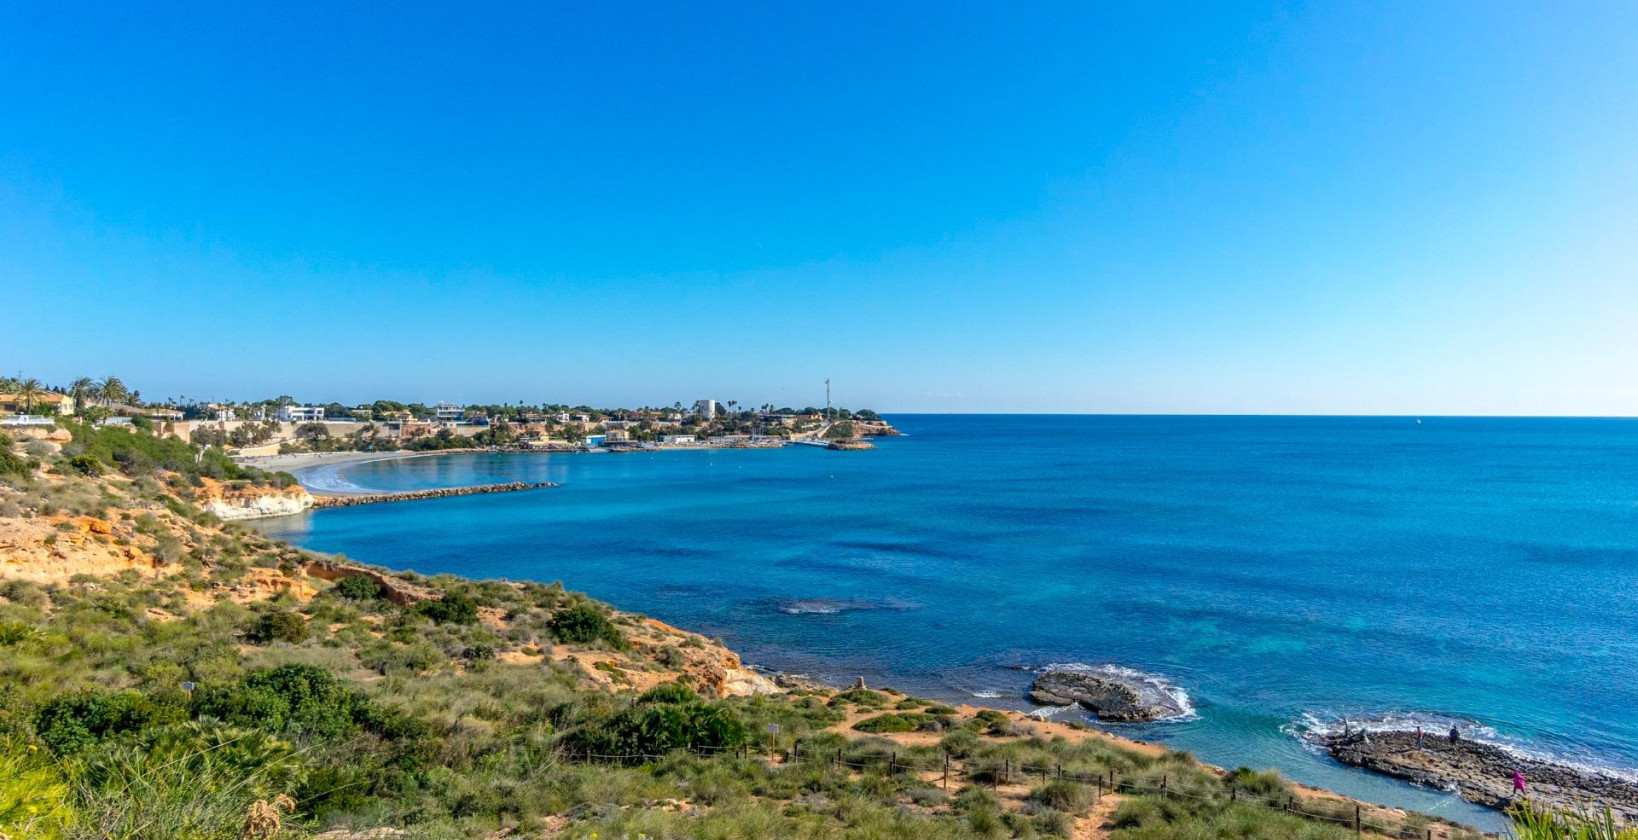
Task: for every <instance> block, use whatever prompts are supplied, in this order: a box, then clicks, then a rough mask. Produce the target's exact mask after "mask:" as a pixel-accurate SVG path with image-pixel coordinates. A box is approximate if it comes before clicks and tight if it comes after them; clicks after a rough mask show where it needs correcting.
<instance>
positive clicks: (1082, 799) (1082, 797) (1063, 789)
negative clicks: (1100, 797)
mask: <svg viewBox="0 0 1638 840" xmlns="http://www.w3.org/2000/svg"><path fill="white" fill-rule="evenodd" d="M1029 798H1030V800H1031V801H1033V802H1037V803H1040V804H1041V805H1045V806H1046V807H1048V808H1053V809H1056V810H1059V811H1069V812H1072V813H1077V814H1078V813H1080V812H1082V811H1085V810H1086V809H1087V808H1089V807H1091V805H1092V799H1093V794H1092V788H1090V787H1088V786H1087V785H1085V784H1081V783H1079V782H1066V781H1062V780H1056V779H1055V780H1053V781H1050V782H1047V783H1046V784H1044V785H1041V786H1040V787H1038V788H1036V789H1035V790H1032V791H1030V794H1029Z"/></svg>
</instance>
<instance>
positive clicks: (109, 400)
mask: <svg viewBox="0 0 1638 840" xmlns="http://www.w3.org/2000/svg"><path fill="white" fill-rule="evenodd" d="M97 390H98V391H99V392H100V393H101V396H102V401H103V402H104V403H105V404H107V405H110V406H111V405H113V404H114V403H118V402H123V401H124V400H125V398H126V397H129V396H130V395H131V392H130V391H127V390H125V383H124V382H121V381H119V377H117V376H114V375H113V374H109V375H107V376H104V377H103V378H102V382H101V383H99V384H98V385H97Z"/></svg>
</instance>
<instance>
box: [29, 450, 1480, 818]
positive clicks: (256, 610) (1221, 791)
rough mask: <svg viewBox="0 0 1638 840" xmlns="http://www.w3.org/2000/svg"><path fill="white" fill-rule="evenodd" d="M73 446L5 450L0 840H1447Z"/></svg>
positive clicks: (171, 462)
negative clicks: (455, 566) (844, 678)
mask: <svg viewBox="0 0 1638 840" xmlns="http://www.w3.org/2000/svg"><path fill="white" fill-rule="evenodd" d="M69 428H70V429H71V439H70V440H69V441H68V442H66V443H63V444H61V445H60V446H58V447H57V448H55V449H52V448H49V447H48V448H43V449H42V448H35V450H34V453H33V454H30V453H29V452H28V451H27V450H26V449H25V447H26V446H27V444H21V443H17V442H14V441H9V440H8V441H6V442H5V445H4V446H3V447H0V449H3V451H4V453H5V454H6V455H7V456H8V459H10V460H8V463H11V462H18V463H21V464H22V468H21V469H13V470H10V471H9V472H8V473H7V474H6V476H5V477H4V478H0V529H4V530H3V541H0V544H3V545H5V546H6V554H5V556H4V558H0V559H3V562H0V833H4V834H5V835H6V836H7V837H10V838H22V837H28V838H46V839H47V840H59V839H60V840H81V838H85V840H90V838H117V839H119V840H126V839H127V838H128V839H129V840H138V839H139V838H141V839H142V840H147V838H153V840H159V839H160V838H167V840H168V838H198V839H199V840H214V839H215V838H223V839H224V840H226V838H247V837H248V838H264V840H265V838H274V837H288V838H301V837H325V838H326V839H327V840H342V838H348V839H349V840H363V838H366V837H369V838H384V837H405V838H494V837H501V836H507V837H567V838H576V839H577V840H581V839H583V838H592V837H597V838H605V837H649V838H662V837H663V838H685V837H688V838H694V837H698V838H753V837H807V838H904V839H905V840H910V839H911V838H929V840H930V839H931V838H957V839H958V840H959V839H960V838H1001V837H1016V838H1037V837H1072V836H1078V835H1077V832H1083V833H1084V832H1090V831H1092V830H1094V829H1095V830H1097V831H1099V832H1102V834H1101V835H1096V836H1107V837H1111V838H1121V840H1140V839H1141V838H1172V837H1176V838H1197V837H1234V838H1268V839H1269V840H1273V839H1274V838H1289V837H1298V838H1316V839H1319V838H1336V840H1341V838H1345V837H1352V836H1355V834H1356V830H1366V833H1376V834H1384V835H1387V836H1400V837H1425V836H1430V835H1429V832H1430V831H1431V832H1432V834H1431V836H1436V837H1439V838H1451V837H1460V836H1465V834H1466V832H1465V831H1464V830H1462V829H1459V828H1457V827H1454V826H1452V825H1450V824H1448V823H1441V822H1438V821H1435V820H1431V819H1429V818H1425V817H1421V816H1418V815H1414V814H1404V813H1400V812H1394V811H1390V810H1388V809H1378V808H1370V809H1369V811H1365V812H1363V813H1364V816H1363V817H1362V811H1361V806H1359V805H1357V804H1356V803H1353V802H1352V801H1349V800H1344V799H1342V798H1340V797H1334V796H1330V795H1326V794H1322V793H1320V792H1315V791H1307V790H1302V789H1299V788H1296V787H1294V786H1292V785H1291V784H1289V783H1288V782H1286V781H1284V780H1282V779H1280V778H1279V777H1277V776H1275V775H1273V774H1266V773H1253V772H1251V771H1249V770H1242V771H1236V772H1233V773H1223V772H1220V771H1217V770H1214V769H1212V768H1209V767H1206V766H1204V765H1201V764H1200V763H1198V762H1196V761H1195V760H1193V759H1192V758H1191V757H1190V756H1188V755H1187V754H1185V753H1180V752H1175V751H1169V750H1165V749H1162V748H1158V747H1154V746H1150V745H1139V744H1133V743H1130V742H1120V741H1117V740H1114V739H1111V738H1108V737H1106V736H1103V735H1101V734H1098V733H1096V732H1093V731H1089V730H1087V729H1086V728H1085V727H1071V726H1065V725H1062V724H1052V723H1050V722H1046V721H1035V720H1027V719H1024V718H1022V717H1021V716H1020V715H1018V714H1017V713H1006V712H1000V711H995V710H984V709H972V708H970V707H962V708H956V707H952V706H946V705H941V704H938V703H935V702H932V701H929V700H925V699H921V698H916V697H911V696H907V695H905V694H903V693H900V692H896V691H893V690H891V689H870V688H864V687H862V686H860V687H856V688H854V689H850V690H847V691H840V692H838V691H835V690H832V689H829V688H826V687H823V686H817V685H811V684H807V683H803V682H800V681H786V682H785V683H784V684H783V685H782V686H775V685H774V684H773V683H771V682H770V681H768V680H767V679H765V678H763V677H758V676H755V675H754V674H751V673H750V672H747V671H745V670H744V669H743V667H742V666H741V665H740V663H739V662H738V660H737V657H734V656H733V655H732V653H731V652H728V651H726V650H724V649H722V648H721V647H720V646H719V645H717V644H716V643H714V642H711V641H710V640H707V639H704V638H702V637H699V636H697V635H694V634H691V633H686V632H683V631H680V630H676V629H675V628H669V627H666V626H665V625H663V624H659V623H658V622H654V621H651V620H648V619H645V618H643V617H640V616H634V615H630V614H625V613H621V612H619V611H618V610H615V609H613V608H611V607H608V606H606V605H602V604H598V603H596V602H594V601H592V600H590V599H588V598H586V597H584V596H582V595H578V594H575V593H572V592H569V591H566V590H565V589H564V588H563V587H562V586H561V585H557V584H551V585H548V584H537V583H514V582H502V581H471V580H463V579H459V578H455V577H450V576H438V577H425V576H421V575H416V574H413V573H389V572H384V571H380V570H373V569H367V568H364V567H360V566H357V565H355V564H351V563H349V562H348V561H346V560H345V558H336V557H323V556H319V555H315V554H312V553H310V552H306V551H302V550H299V549H296V548H294V547H292V546H290V545H288V544H284V543H281V542H277V541H274V540H270V539H268V538H266V537H263V536H261V535H259V534H257V533H256V532H254V531H251V530H248V529H245V528H243V527H241V526H236V525H228V524H223V523H220V522H218V521H216V520H215V519H214V518H213V517H211V516H210V515H208V514H206V513H204V512H203V511H202V510H201V509H200V508H199V506H198V504H197V499H198V497H199V493H200V490H201V487H200V485H199V484H198V483H197V482H203V481H205V480H208V479H210V478H211V476H209V475H207V473H209V472H212V471H214V470H216V469H217V468H218V466H219V467H220V469H221V470H222V471H223V477H224V478H225V479H226V480H235V481H246V482H249V481H253V480H258V479H259V480H263V481H267V482H269V483H270V484H271V483H276V479H274V478H271V477H267V476H260V477H257V476H254V475H251V474H245V476H244V477H239V478H235V477H234V476H235V475H236V474H234V473H230V472H228V465H225V464H222V463H221V461H220V460H219V459H217V458H216V457H215V456H213V455H212V454H211V449H210V448H209V447H197V446H192V445H189V444H181V443H180V442H178V441H174V440H167V439H165V438H162V437H160V436H159V435H157V434H156V433H155V431H153V430H147V429H140V428H137V429H98V428H96V427H94V426H89V425H86V424H78V423H75V424H70V427H69ZM138 456H140V457H138ZM75 459H88V460H89V462H91V463H94V464H96V465H97V466H98V467H99V468H100V469H97V470H87V469H81V468H77V467H74V466H72V462H74V461H75ZM211 464H216V465H218V466H209V465H211ZM228 464H231V462H228ZM1365 807H1367V808H1369V806H1365ZM365 832H375V833H365ZM382 832H385V833H382ZM1086 836H1095V835H1086Z"/></svg>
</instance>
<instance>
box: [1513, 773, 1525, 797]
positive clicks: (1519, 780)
mask: <svg viewBox="0 0 1638 840" xmlns="http://www.w3.org/2000/svg"><path fill="white" fill-rule="evenodd" d="M1527 793H1528V791H1527V790H1526V789H1525V784H1524V771H1522V770H1514V771H1513V795H1514V796H1516V797H1519V798H1521V799H1522V798H1523V797H1524V796H1525V795H1526V794H1527Z"/></svg>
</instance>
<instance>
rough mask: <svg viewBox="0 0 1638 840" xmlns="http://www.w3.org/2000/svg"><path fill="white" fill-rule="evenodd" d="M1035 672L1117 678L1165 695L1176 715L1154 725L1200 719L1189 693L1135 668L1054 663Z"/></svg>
mask: <svg viewBox="0 0 1638 840" xmlns="http://www.w3.org/2000/svg"><path fill="white" fill-rule="evenodd" d="M1036 670H1038V671H1079V672H1082V673H1087V674H1104V675H1106V676H1110V677H1117V678H1119V679H1121V680H1125V681H1127V682H1135V683H1139V684H1142V685H1145V686H1148V687H1149V688H1151V689H1153V690H1154V691H1157V692H1159V693H1161V694H1164V695H1166V697H1168V698H1169V699H1171V701H1172V703H1173V704H1175V705H1176V706H1177V708H1178V713H1177V714H1175V715H1170V716H1168V717H1163V718H1159V719H1158V720H1156V721H1155V722H1156V723H1180V722H1183V721H1189V720H1199V719H1200V713H1199V712H1198V711H1196V710H1195V707H1194V700H1193V698H1191V697H1189V693H1188V692H1187V691H1184V690H1183V687H1182V686H1180V685H1178V684H1177V683H1175V682H1172V681H1171V679H1170V678H1169V677H1167V676H1165V675H1164V674H1156V673H1153V672H1150V671H1140V670H1138V669H1136V668H1131V667H1128V666H1125V665H1115V664H1113V663H1103V664H1098V665H1090V664H1087V663H1085V662H1054V663H1052V664H1050V665H1044V666H1042V667H1040V668H1038V669H1036Z"/></svg>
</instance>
